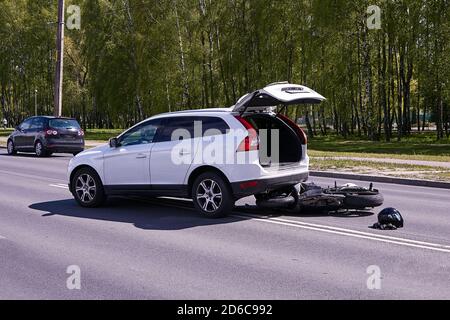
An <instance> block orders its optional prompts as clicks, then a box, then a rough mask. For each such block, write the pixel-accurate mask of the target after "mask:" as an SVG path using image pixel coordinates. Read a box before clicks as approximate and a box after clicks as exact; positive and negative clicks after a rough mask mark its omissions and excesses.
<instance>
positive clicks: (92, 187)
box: [75, 173, 97, 203]
mask: <svg viewBox="0 0 450 320" xmlns="http://www.w3.org/2000/svg"><path fill="white" fill-rule="evenodd" d="M75 192H76V194H77V197H78V198H79V199H80V200H81V202H83V203H89V202H91V201H92V200H94V198H95V196H96V194H97V186H96V184H95V180H94V178H92V176H90V175H89V174H87V173H84V174H81V175H80V176H79V177H78V178H77V181H76V184H75Z"/></svg>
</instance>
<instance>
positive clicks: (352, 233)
mask: <svg viewBox="0 0 450 320" xmlns="http://www.w3.org/2000/svg"><path fill="white" fill-rule="evenodd" d="M232 216H233V217H238V218H244V219H248V218H251V219H252V220H255V221H260V222H266V223H272V224H277V225H284V226H289V227H295V228H300V229H307V230H314V231H319V232H325V233H332V234H338V235H342V236H347V237H353V238H360V239H367V240H373V241H379V242H385V243H392V244H397V245H402V246H407V247H414V248H421V249H427V250H432V251H439V252H445V253H450V246H446V245H442V244H436V243H429V242H423V241H416V240H411V239H405V238H396V237H389V236H383V235H377V234H374V233H368V232H361V231H357V230H351V229H343V228H337V227H332V226H327V225H319V224H312V223H304V222H300V221H292V220H286V219H278V218H264V217H258V216H254V215H247V214H245V215H244V214H242V215H240V214H233V215H232Z"/></svg>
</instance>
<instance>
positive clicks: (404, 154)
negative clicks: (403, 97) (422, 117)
mask: <svg viewBox="0 0 450 320" xmlns="http://www.w3.org/2000/svg"><path fill="white" fill-rule="evenodd" d="M308 148H309V150H311V151H310V155H312V156H314V157H339V156H346V157H376V158H398V159H417V160H428V161H450V139H443V140H441V141H436V138H435V136H434V135H433V134H428V133H425V134H413V135H411V136H410V137H407V138H404V139H402V141H400V142H398V141H392V142H383V141H368V140H363V139H360V138H355V137H352V138H347V139H344V138H341V137H337V136H327V137H314V139H310V141H309V145H308Z"/></svg>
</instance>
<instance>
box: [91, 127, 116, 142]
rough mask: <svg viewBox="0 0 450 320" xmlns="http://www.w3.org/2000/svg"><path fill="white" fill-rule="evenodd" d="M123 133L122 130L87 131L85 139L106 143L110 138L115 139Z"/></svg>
mask: <svg viewBox="0 0 450 320" xmlns="http://www.w3.org/2000/svg"><path fill="white" fill-rule="evenodd" d="M123 131H124V130H123V129H87V130H86V132H85V139H86V140H94V141H108V140H109V139H110V138H113V137H117V136H118V135H119V134H121V133H122V132H123Z"/></svg>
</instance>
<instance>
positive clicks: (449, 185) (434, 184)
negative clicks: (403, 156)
mask: <svg viewBox="0 0 450 320" xmlns="http://www.w3.org/2000/svg"><path fill="white" fill-rule="evenodd" d="M309 175H310V176H311V177H324V178H336V179H349V180H358V181H368V182H380V183H392V184H400V185H407V186H415V187H429V188H440V189H450V182H441V181H430V180H414V179H403V178H391V177H383V176H370V175H364V174H351V173H339V172H328V171H310V172H309Z"/></svg>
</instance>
